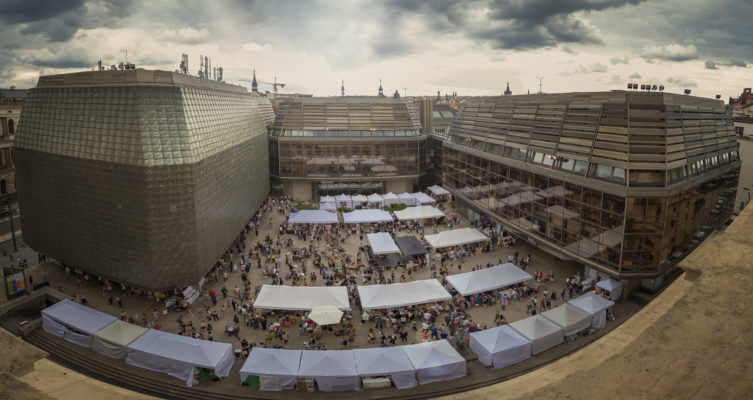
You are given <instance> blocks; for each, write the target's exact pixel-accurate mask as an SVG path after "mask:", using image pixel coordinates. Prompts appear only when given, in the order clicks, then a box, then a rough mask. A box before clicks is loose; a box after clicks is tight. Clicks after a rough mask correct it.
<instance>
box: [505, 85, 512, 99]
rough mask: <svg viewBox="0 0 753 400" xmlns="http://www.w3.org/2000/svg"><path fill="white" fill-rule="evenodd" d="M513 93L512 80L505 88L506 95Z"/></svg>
mask: <svg viewBox="0 0 753 400" xmlns="http://www.w3.org/2000/svg"><path fill="white" fill-rule="evenodd" d="M511 94H512V90H510V82H507V88H506V89H505V96H509V95H511Z"/></svg>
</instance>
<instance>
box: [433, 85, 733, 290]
mask: <svg viewBox="0 0 753 400" xmlns="http://www.w3.org/2000/svg"><path fill="white" fill-rule="evenodd" d="M442 168H443V184H444V186H445V187H447V188H448V189H450V190H451V191H452V192H453V194H455V195H456V197H457V198H458V200H459V209H460V211H461V213H463V214H465V215H466V216H467V217H469V219H471V220H479V219H485V218H488V219H490V220H493V221H496V222H497V223H499V224H501V225H502V226H503V227H504V228H505V229H506V230H508V231H511V232H513V233H514V234H515V235H516V236H518V237H519V238H521V239H523V240H527V241H529V242H530V243H532V244H534V245H537V246H539V247H542V248H543V249H545V250H547V251H548V252H550V253H552V254H554V255H556V256H557V257H560V258H563V259H573V260H576V261H579V262H582V263H583V264H584V265H586V266H587V267H589V268H591V269H592V270H593V273H596V271H599V272H601V273H602V274H608V275H610V276H612V277H615V278H618V279H626V280H629V281H630V282H632V283H633V284H634V285H637V284H638V283H640V284H641V285H643V286H645V287H648V288H654V287H658V286H660V285H661V284H662V282H663V280H664V278H665V276H666V275H668V274H670V273H672V271H673V269H674V264H675V263H676V261H677V259H678V258H679V257H681V256H682V255H683V254H684V253H685V252H686V251H687V250H688V249H689V248H690V247H691V246H692V245H693V244H694V243H697V241H698V239H700V238H701V237H703V236H704V235H705V232H706V231H707V230H710V227H712V226H714V225H717V224H720V223H723V222H725V221H727V219H728V218H729V215H730V213H731V211H732V207H733V203H734V198H735V192H736V187H737V178H738V175H739V170H740V161H739V156H738V143H737V141H736V138H735V135H734V128H733V125H732V122H731V119H730V116H729V114H728V112H727V111H726V110H725V106H724V104H723V103H722V102H721V101H717V100H710V99H703V98H697V97H691V96H682V95H674V94H669V93H636V92H625V91H613V92H596V93H563V94H552V95H548V94H539V95H527V96H511V95H507V96H501V97H494V98H482V99H469V100H468V101H467V102H466V104H465V106H464V107H463V109H462V110H461V112H460V114H459V115H458V117H457V118H456V119H455V121H454V123H453V126H452V129H451V131H450V137H449V139H448V141H446V142H445V143H444V154H443V159H442Z"/></svg>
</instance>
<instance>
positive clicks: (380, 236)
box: [366, 232, 400, 255]
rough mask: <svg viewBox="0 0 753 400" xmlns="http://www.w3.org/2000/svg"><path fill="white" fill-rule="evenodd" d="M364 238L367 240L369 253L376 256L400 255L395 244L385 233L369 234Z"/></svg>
mask: <svg viewBox="0 0 753 400" xmlns="http://www.w3.org/2000/svg"><path fill="white" fill-rule="evenodd" d="M366 238H367V239H369V246H371V251H372V252H373V253H374V254H376V255H380V254H392V253H400V249H399V248H398V247H397V244H395V241H394V240H393V239H392V236H390V234H389V233H387V232H379V233H369V234H367V235H366Z"/></svg>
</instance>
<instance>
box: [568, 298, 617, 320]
mask: <svg viewBox="0 0 753 400" xmlns="http://www.w3.org/2000/svg"><path fill="white" fill-rule="evenodd" d="M567 303H568V304H570V305H571V306H573V307H575V308H577V309H579V310H581V311H584V312H586V313H587V314H588V315H590V316H591V327H592V328H601V327H602V326H604V325H606V323H607V309H608V308H609V307H612V306H614V302H613V301H610V300H607V299H605V298H603V297H601V296H599V295H596V294H593V293H586V294H584V295H582V296H578V297H576V298H574V299H572V300H570V301H568V302H567Z"/></svg>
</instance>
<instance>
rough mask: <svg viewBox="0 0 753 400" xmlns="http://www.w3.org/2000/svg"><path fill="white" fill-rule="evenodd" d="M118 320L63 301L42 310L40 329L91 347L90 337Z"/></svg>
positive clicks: (91, 309)
mask: <svg viewBox="0 0 753 400" xmlns="http://www.w3.org/2000/svg"><path fill="white" fill-rule="evenodd" d="M117 320H118V319H117V318H115V317H113V316H112V315H109V314H105V313H103V312H100V311H97V310H95V309H93V308H89V307H86V306H83V305H81V304H78V303H76V302H74V301H71V300H68V299H65V300H63V301H59V302H57V303H55V304H53V305H51V306H49V307H47V308H45V309H44V310H42V329H44V330H45V331H46V332H49V333H51V334H53V335H55V336H57V337H61V338H63V339H65V340H67V341H69V342H71V343H75V344H77V345H79V346H83V347H88V348H91V347H92V335H94V333H96V332H97V331H99V330H100V329H102V328H104V327H106V326H107V325H110V324H111V323H113V322H115V321H117Z"/></svg>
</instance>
